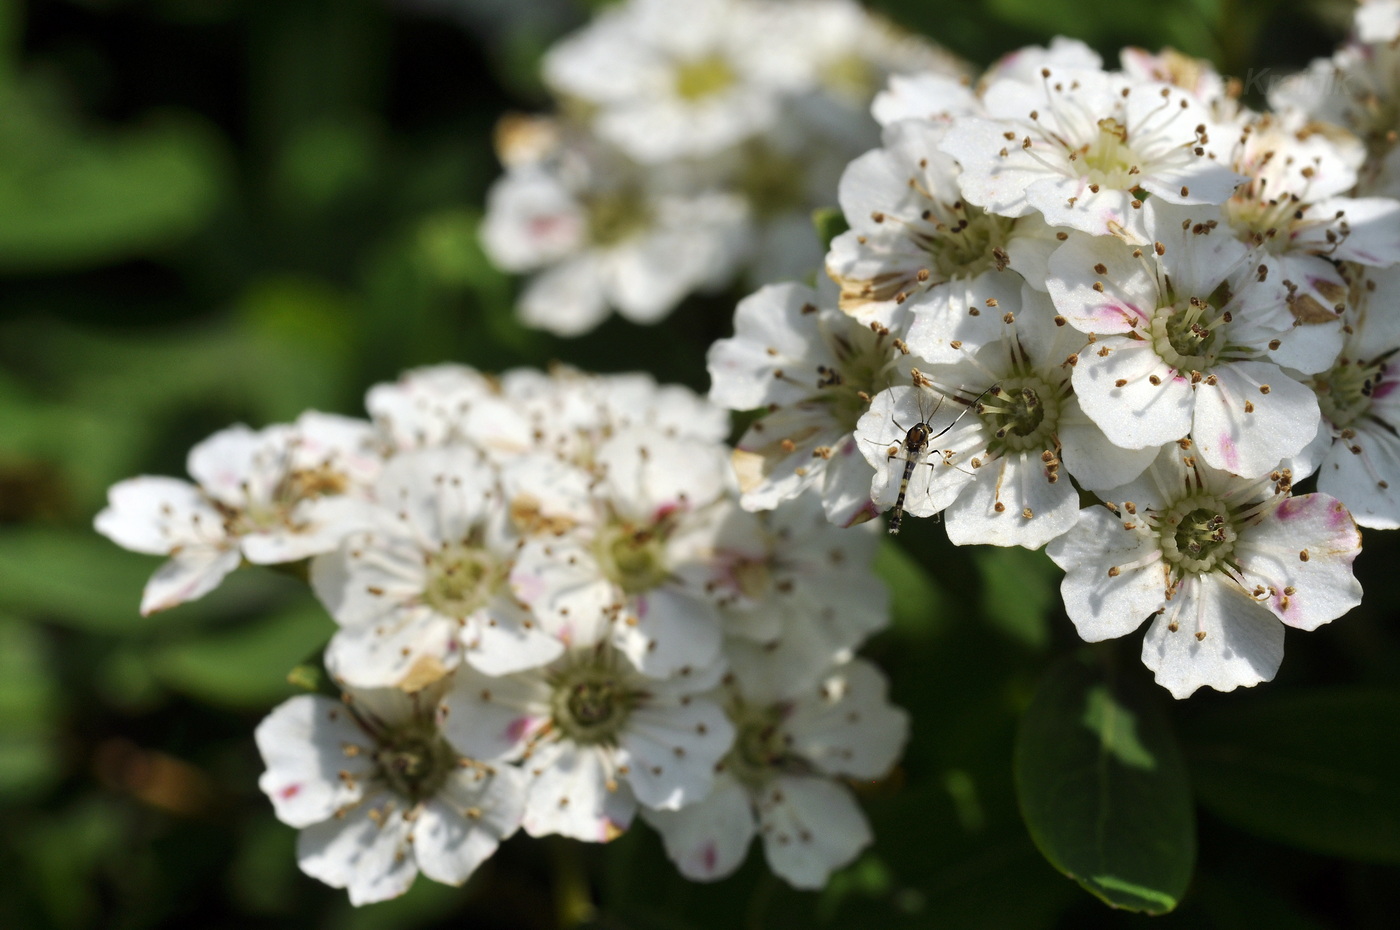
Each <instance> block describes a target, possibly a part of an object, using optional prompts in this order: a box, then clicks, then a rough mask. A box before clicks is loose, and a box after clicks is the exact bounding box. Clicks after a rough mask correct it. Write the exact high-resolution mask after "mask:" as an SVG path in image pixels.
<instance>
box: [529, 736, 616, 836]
mask: <svg viewBox="0 0 1400 930" xmlns="http://www.w3.org/2000/svg"><path fill="white" fill-rule="evenodd" d="M526 765H528V766H529V770H530V771H532V772H535V773H536V774H535V777H534V779H533V780H532V781H531V782H530V787H529V795H528V798H527V800H526V806H525V816H524V821H523V826H524V827H525V832H526V833H528V834H530V835H531V836H548V835H549V834H552V833H558V834H560V835H561V836H571V837H573V838H574V839H576V840H583V841H584V842H587V843H606V842H608V841H609V840H612V839H615V838H616V837H617V836H619V835H620V834H622V833H623V832H624V831H626V829H627V828H628V827H629V826H631V824H632V817H633V816H634V815H635V814H636V812H637V801H636V799H635V798H634V797H633V796H632V792H631V790H630V789H629V788H628V787H627V786H626V784H625V783H619V782H618V780H617V774H616V771H615V767H614V765H613V764H612V762H611V761H610V760H609V759H608V757H607V754H606V750H603V749H601V748H599V747H597V746H576V745H574V744H573V743H552V744H548V745H545V746H542V747H540V749H539V751H538V752H536V753H535V754H534V755H532V756H531V757H530V759H529V761H528V762H526Z"/></svg>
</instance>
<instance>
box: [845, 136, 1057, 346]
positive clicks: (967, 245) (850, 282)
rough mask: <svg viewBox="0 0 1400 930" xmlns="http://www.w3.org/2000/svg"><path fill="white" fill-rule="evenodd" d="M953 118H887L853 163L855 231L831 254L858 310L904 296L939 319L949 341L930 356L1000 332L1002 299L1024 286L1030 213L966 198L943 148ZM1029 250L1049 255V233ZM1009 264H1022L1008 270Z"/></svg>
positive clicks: (917, 310) (848, 211)
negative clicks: (1000, 211) (1025, 216)
mask: <svg viewBox="0 0 1400 930" xmlns="http://www.w3.org/2000/svg"><path fill="white" fill-rule="evenodd" d="M947 132H948V127H947V126H946V125H943V124H940V123H935V122H929V121H925V120H904V121H901V122H898V123H895V124H893V125H890V126H887V127H886V128H885V131H884V147H883V148H879V149H875V150H873V151H870V152H866V153H865V154H864V155H862V156H861V157H860V158H858V159H856V160H855V161H853V162H851V164H850V165H849V166H848V167H847V168H846V171H845V173H844V174H843V175H842V176H841V186H840V188H839V190H838V196H839V199H840V202H841V209H842V211H843V212H844V213H845V215H846V220H847V222H849V223H850V224H851V228H850V230H848V231H847V232H844V233H842V234H841V235H839V236H837V237H836V239H835V240H833V241H832V243H831V251H830V253H829V254H828V255H827V260H826V270H827V274H828V275H830V276H831V278H832V279H833V280H834V281H836V283H837V284H839V285H840V286H841V309H842V310H844V311H846V312H847V313H850V314H852V315H854V316H857V317H860V318H861V319H869V318H870V317H871V315H872V314H875V313H881V312H884V313H888V308H886V307H883V306H882V305H883V304H885V303H886V302H890V301H893V302H895V303H899V304H907V307H906V309H908V310H909V311H910V312H912V313H914V314H915V315H916V316H920V315H922V316H926V317H937V318H939V319H940V321H941V322H942V324H943V326H942V331H943V333H944V341H943V344H942V345H940V346H938V347H937V348H936V349H935V347H933V346H932V345H930V346H929V347H928V351H929V352H933V353H935V354H928V355H925V356H924V357H925V359H926V360H927V361H950V360H952V359H953V358H956V357H957V355H958V350H957V349H956V348H953V346H956V345H957V344H959V343H969V342H970V343H975V344H977V345H981V344H982V343H985V342H987V341H989V340H992V339H995V338H996V337H997V334H998V329H999V326H1000V323H999V314H998V313H996V312H992V311H990V310H989V309H988V308H989V307H995V306H996V305H997V302H998V301H1004V300H1008V299H1013V298H1015V297H1016V296H1017V295H1018V294H1019V293H1020V290H1021V276H1020V275H1019V274H1016V273H1015V272H1016V271H1020V270H1021V267H1020V265H1019V264H1018V263H1017V258H1018V257H1022V252H1021V251H1020V250H1019V248H1018V246H1019V245H1020V244H1021V242H1022V240H1026V239H1027V230H1033V231H1038V230H1041V229H1044V228H1045V227H1044V224H1043V223H1039V222H1038V219H1036V220H1032V221H1030V222H1025V221H1018V220H1014V219H1010V218H1008V217H1004V216H997V215H995V214H992V213H988V212H986V211H984V210H983V209H982V208H980V207H977V206H973V205H972V204H969V203H967V202H966V200H965V199H964V197H963V195H962V191H961V190H960V189H959V187H958V174H959V169H958V166H957V163H956V162H954V161H953V159H952V158H950V157H949V156H947V155H944V154H943V153H942V152H940V151H938V146H939V143H940V142H941V141H942V140H943V138H944V137H945V136H946V134H947ZM1031 240H1032V241H1031V242H1030V243H1028V244H1029V246H1030V252H1031V253H1032V254H1034V253H1035V252H1039V253H1041V255H1040V259H1039V265H1040V267H1041V269H1042V270H1043V267H1044V261H1045V258H1044V256H1045V255H1046V254H1048V252H1049V251H1050V249H1051V248H1053V247H1054V245H1055V244H1056V243H1055V240H1054V239H1053V237H1052V236H1047V235H1035V233H1034V232H1032V233H1031ZM1008 268H1011V269H1015V270H1014V271H1008Z"/></svg>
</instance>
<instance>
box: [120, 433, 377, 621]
mask: <svg viewBox="0 0 1400 930" xmlns="http://www.w3.org/2000/svg"><path fill="white" fill-rule="evenodd" d="M381 464H382V460H381V459H380V456H379V452H378V443H377V441H376V438H375V435H374V431H373V429H372V428H371V426H370V425H369V424H368V423H364V422H362V421H359V420H352V419H349V418H347V417H339V416H334V415H331V414H323V413H316V412H314V411H311V412H307V413H304V414H302V415H301V416H300V417H299V418H298V419H297V421H296V423H295V424H291V425H286V424H283V425H277V426H271V427H268V428H267V429H264V430H258V431H255V430H252V429H249V428H248V427H246V426H241V425H240V426H232V427H229V428H228V429H225V430H221V431H219V432H218V433H215V434H214V435H212V436H210V437H209V438H208V439H206V440H204V441H203V442H201V443H199V444H198V445H196V446H195V447H194V448H193V449H191V450H190V454H189V458H188V461H187V465H186V467H187V468H188V470H189V473H190V476H191V477H193V478H194V479H195V484H194V485H191V484H189V483H188V482H184V481H180V480H177V479H173V478H157V477H140V478H131V479H128V480H126V481H123V482H120V483H118V484H117V485H115V486H113V488H112V489H111V491H110V492H109V496H108V506H107V507H106V508H105V509H104V510H103V511H102V512H101V513H99V514H98V515H97V518H96V520H95V521H94V525H95V526H96V528H97V530H98V532H100V533H102V534H103V535H105V536H107V537H108V538H110V539H111V540H113V541H114V542H116V543H117V544H118V545H121V546H125V547H126V548H129V549H134V550H136V551H137V552H146V553H150V554H152V555H169V556H170V561H168V562H166V563H165V564H164V565H162V566H161V568H160V569H159V570H158V571H157V572H156V574H155V575H154V576H153V577H152V578H151V581H150V582H149V583H148V585H147V586H146V591H145V593H144V594H143V596H142V602H141V611H142V613H146V614H150V613H154V612H155V611H158V610H165V609H167V608H170V607H174V606H175V605H177V604H181V603H184V602H185V601H189V600H194V599H195V598H198V597H202V596H203V595H205V594H207V593H209V592H210V591H211V590H213V589H214V588H215V587H217V586H218V584H219V582H220V581H221V580H222V579H223V578H224V576H225V575H227V574H228V573H229V572H231V571H233V570H234V569H235V568H237V567H238V565H239V564H240V562H241V560H242V559H247V560H248V561H249V562H253V563H255V564H259V565H271V564H277V563H282V562H295V561H297V560H299V559H304V558H306V557H308V556H311V555H315V554H316V553H318V552H326V551H328V550H330V549H334V548H335V547H336V546H337V545H338V544H339V543H340V540H341V539H342V538H343V537H344V536H345V535H346V534H347V533H350V532H352V531H354V530H355V529H357V528H358V527H360V526H361V525H363V523H364V520H365V518H366V514H367V512H368V497H369V486H370V484H371V483H372V482H373V480H374V477H375V476H376V475H377V474H378V471H379V469H380V466H381Z"/></svg>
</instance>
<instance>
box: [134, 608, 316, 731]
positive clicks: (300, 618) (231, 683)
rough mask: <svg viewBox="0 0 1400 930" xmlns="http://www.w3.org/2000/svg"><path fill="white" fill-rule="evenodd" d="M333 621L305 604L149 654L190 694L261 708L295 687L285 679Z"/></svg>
mask: <svg viewBox="0 0 1400 930" xmlns="http://www.w3.org/2000/svg"><path fill="white" fill-rule="evenodd" d="M334 632H335V624H334V623H333V622H332V621H331V619H330V617H328V616H327V615H326V611H325V609H324V608H323V607H321V605H320V604H316V603H309V604H305V605H302V606H299V607H296V608H294V609H292V610H288V611H285V612H283V613H280V614H277V615H275V616H272V617H269V618H268V619H266V620H262V621H260V622H257V623H246V624H243V625H241V626H239V627H237V628H235V629H233V630H227V631H222V632H220V633H218V634H214V635H208V636H200V637H195V638H191V639H188V640H185V641H182V642H178V643H172V644H170V645H168V646H164V647H162V648H161V649H159V650H157V651H156V653H155V655H154V656H153V658H152V666H153V667H154V669H155V672H156V675H157V676H158V677H160V678H161V680H163V681H164V682H165V683H166V684H167V685H169V686H170V687H172V688H175V689H177V690H180V691H183V692H185V693H186V694H189V695H191V696H193V697H197V698H199V699H201V700H204V701H208V702H210V703H214V704H222V705H226V706H230V707H266V706H267V705H269V704H273V703H275V702H277V701H280V700H282V699H283V698H285V697H290V696H291V695H292V694H294V693H296V692H297V691H298V690H299V689H298V688H297V687H296V686H295V685H294V684H293V683H292V682H290V681H288V679H287V675H288V673H289V672H290V671H292V670H293V668H295V667H297V666H299V665H300V664H301V663H302V661H303V660H304V659H305V658H306V657H307V655H308V654H310V653H311V652H313V651H315V650H317V649H319V648H320V647H321V646H322V645H324V644H325V642H326V640H327V639H329V638H330V635H331V634H332V633H334Z"/></svg>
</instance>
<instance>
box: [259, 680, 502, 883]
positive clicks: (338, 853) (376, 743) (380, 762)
mask: <svg viewBox="0 0 1400 930" xmlns="http://www.w3.org/2000/svg"><path fill="white" fill-rule="evenodd" d="M437 697H438V691H435V690H433V689H429V690H427V691H419V692H415V693H413V694H406V693H404V692H403V691H400V690H398V689H396V688H385V689H373V690H362V691H361V690H352V691H349V692H347V694H346V696H345V700H344V701H343V702H340V701H334V700H331V699H330V698H327V697H322V696H320V695H310V694H304V695H299V696H297V697H294V698H291V699H289V700H287V701H285V702H283V703H282V704H280V705H279V706H278V707H277V708H276V709H275V710H273V711H272V713H271V714H269V715H268V716H267V718H266V719H264V720H263V722H262V723H260V724H259V725H258V728H257V731H256V733H255V734H254V736H255V738H256V740H257V744H258V750H259V751H260V752H261V753H262V757H263V761H264V763H265V764H266V765H267V771H265V772H264V773H263V775H262V778H261V779H259V781H258V786H259V787H260V788H262V790H263V792H264V793H265V794H266V795H267V796H268V798H269V799H271V801H272V805H273V808H274V809H275V810H276V812H277V816H278V818H279V819H280V820H282V821H283V822H284V823H287V824H289V825H291V826H293V827H297V828H299V829H300V831H301V832H300V833H299V834H298V836H297V864H298V865H300V866H301V870H302V871H303V872H305V873H306V874H308V875H310V876H311V877H313V878H317V879H320V880H321V881H323V882H325V883H326V884H327V885H330V886H331V887H333V888H344V889H346V890H347V891H348V892H349V894H350V902H351V903H352V904H357V905H358V904H369V903H372V902H375V901H383V900H386V899H388V898H393V897H397V896H398V895H401V894H403V893H404V892H405V891H407V890H408V888H409V886H410V885H412V884H413V880H414V878H416V877H417V875H418V873H419V872H422V873H423V874H424V875H426V876H428V878H430V879H432V880H433V881H438V882H444V883H446V884H449V885H460V884H462V883H463V882H465V881H466V880H467V879H468V878H469V877H470V876H471V874H472V873H473V872H474V871H476V868H477V867H478V866H479V865H481V863H482V862H484V861H485V860H486V859H487V858H489V857H490V856H491V854H492V853H493V852H495V850H496V847H497V845H498V844H499V843H500V842H501V840H503V839H505V838H506V837H508V836H510V835H511V834H512V833H514V832H515V830H516V828H517V827H518V826H519V825H520V817H521V814H522V812H523V810H524V801H525V777H524V773H522V772H521V771H519V770H518V769H516V768H513V767H511V766H508V765H495V764H487V763H485V762H481V761H475V760H472V759H468V758H465V757H463V756H462V755H461V754H460V753H458V752H457V751H456V750H454V749H453V748H452V747H451V746H450V745H448V743H447V742H446V741H445V740H444V739H443V737H442V734H441V733H440V732H439V731H438V728H437V725H436V723H435V721H434V715H435V713H436V709H437Z"/></svg>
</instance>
